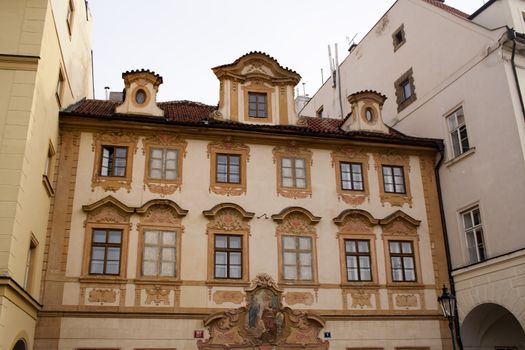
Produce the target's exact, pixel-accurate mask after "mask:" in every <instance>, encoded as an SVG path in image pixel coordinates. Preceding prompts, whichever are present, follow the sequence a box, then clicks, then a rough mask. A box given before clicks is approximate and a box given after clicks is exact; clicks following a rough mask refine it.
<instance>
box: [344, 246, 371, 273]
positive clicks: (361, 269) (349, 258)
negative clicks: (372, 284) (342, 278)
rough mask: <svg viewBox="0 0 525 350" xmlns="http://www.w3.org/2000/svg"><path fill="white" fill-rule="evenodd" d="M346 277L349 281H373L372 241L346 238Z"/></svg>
mask: <svg viewBox="0 0 525 350" xmlns="http://www.w3.org/2000/svg"><path fill="white" fill-rule="evenodd" d="M345 256H346V278H347V280H348V281H371V280H372V267H371V264H370V241H368V240H355V239H345Z"/></svg>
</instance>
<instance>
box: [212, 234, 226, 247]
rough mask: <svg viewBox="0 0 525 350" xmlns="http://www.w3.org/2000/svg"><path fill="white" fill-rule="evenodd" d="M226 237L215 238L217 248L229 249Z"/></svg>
mask: <svg viewBox="0 0 525 350" xmlns="http://www.w3.org/2000/svg"><path fill="white" fill-rule="evenodd" d="M226 239H227V237H226V236H215V247H217V248H226V247H227V241H226Z"/></svg>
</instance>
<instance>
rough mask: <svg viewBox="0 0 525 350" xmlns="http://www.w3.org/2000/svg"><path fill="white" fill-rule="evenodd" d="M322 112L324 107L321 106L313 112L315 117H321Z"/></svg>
mask: <svg viewBox="0 0 525 350" xmlns="http://www.w3.org/2000/svg"><path fill="white" fill-rule="evenodd" d="M323 112H324V108H323V106H321V107H319V109H318V110H317V112H315V115H316V117H317V118H322V117H323Z"/></svg>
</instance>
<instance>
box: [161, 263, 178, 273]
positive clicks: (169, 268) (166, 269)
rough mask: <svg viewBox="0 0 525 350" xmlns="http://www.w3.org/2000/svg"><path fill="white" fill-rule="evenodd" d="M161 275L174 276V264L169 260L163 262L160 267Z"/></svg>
mask: <svg viewBox="0 0 525 350" xmlns="http://www.w3.org/2000/svg"><path fill="white" fill-rule="evenodd" d="M160 275H161V276H175V264H174V263H171V262H163V263H162V265H161V269H160Z"/></svg>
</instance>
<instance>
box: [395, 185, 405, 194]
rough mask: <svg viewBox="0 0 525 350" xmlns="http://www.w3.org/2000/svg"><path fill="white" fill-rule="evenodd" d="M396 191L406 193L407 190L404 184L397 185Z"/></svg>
mask: <svg viewBox="0 0 525 350" xmlns="http://www.w3.org/2000/svg"><path fill="white" fill-rule="evenodd" d="M395 192H397V193H404V192H405V186H404V185H402V184H401V185H395Z"/></svg>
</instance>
